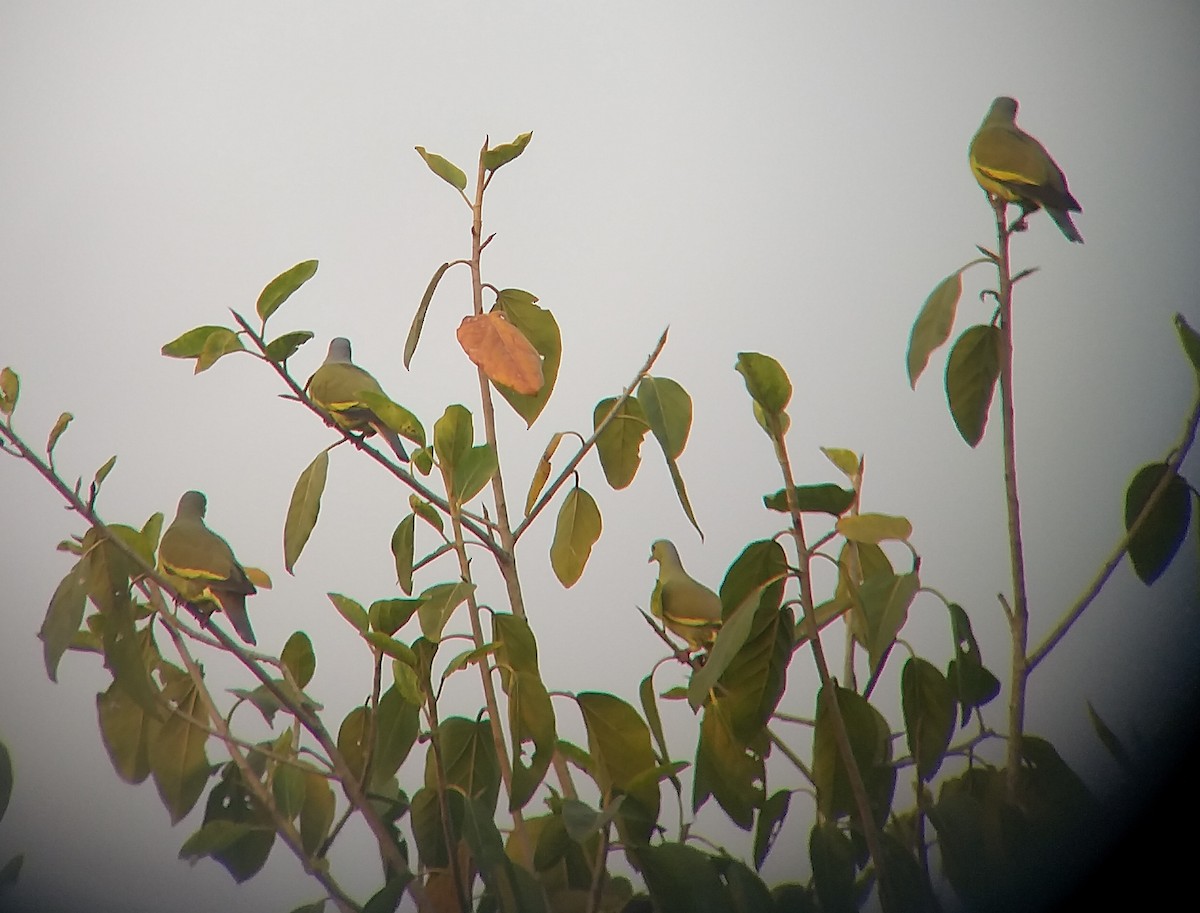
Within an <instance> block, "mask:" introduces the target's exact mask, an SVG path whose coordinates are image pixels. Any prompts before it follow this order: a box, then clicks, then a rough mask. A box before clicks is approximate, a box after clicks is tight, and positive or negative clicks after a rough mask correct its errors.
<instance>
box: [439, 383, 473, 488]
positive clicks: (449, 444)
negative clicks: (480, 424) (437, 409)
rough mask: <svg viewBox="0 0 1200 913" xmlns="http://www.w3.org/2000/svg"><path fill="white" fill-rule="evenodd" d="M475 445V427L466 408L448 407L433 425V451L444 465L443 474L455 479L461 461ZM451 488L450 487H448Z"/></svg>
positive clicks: (455, 405)
mask: <svg viewBox="0 0 1200 913" xmlns="http://www.w3.org/2000/svg"><path fill="white" fill-rule="evenodd" d="M474 443H475V425H474V422H473V420H472V419H471V413H470V412H469V411H468V410H467V408H466V407H465V406H460V405H459V404H457V403H455V404H453V405H450V406H447V407H446V411H445V412H443V413H442V417H441V418H440V419H438V420H437V421H436V422H435V423H434V425H433V451H434V453H436V454H437V458H438V460H439V462H440V463H441V464H442V473H443V474H446V475H447V476H448V478H450V479H452V478H453V477H454V471H455V469H456V468H457V466H458V463H459V461H460V460H461V459H462V458H463V457H464V456H466V454H467V453H468V452H470V450H471V447H472V446H473V445H474ZM447 487H449V486H447Z"/></svg>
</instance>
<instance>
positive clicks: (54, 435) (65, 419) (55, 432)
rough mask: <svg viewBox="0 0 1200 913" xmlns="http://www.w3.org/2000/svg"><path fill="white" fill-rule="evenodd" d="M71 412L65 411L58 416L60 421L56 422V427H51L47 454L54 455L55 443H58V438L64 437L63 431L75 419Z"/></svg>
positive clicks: (47, 439) (47, 442)
mask: <svg viewBox="0 0 1200 913" xmlns="http://www.w3.org/2000/svg"><path fill="white" fill-rule="evenodd" d="M74 418H75V416H73V415H72V414H71V413H70V412H64V413H63V414H62V415H60V416H59V417H58V421H56V422H55V423H54V427H53V428H51V429H50V435H49V437H47V438H46V455H47V456H53V455H54V445H55V444H57V443H58V439H59V438H60V437H62V433H63V432H64V431H66V430H67V425H69V424H71V422H72V420H74Z"/></svg>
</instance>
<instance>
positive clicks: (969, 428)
mask: <svg viewBox="0 0 1200 913" xmlns="http://www.w3.org/2000/svg"><path fill="white" fill-rule="evenodd" d="M1001 344H1002V343H1001V337H1000V330H999V328H998V327H994V326H988V325H984V324H977V325H976V326H973V327H968V328H967V329H966V330H964V331H963V334H962V335H961V336H959V337H958V341H957V342H955V343H954V348H952V349H951V350H950V358H949V359H947V361H946V399H947V401H948V402H949V404H950V414H951V416H953V418H954V424H955V426H956V427H957V428H958V433H959V434H960V435H962V439H963V440H964V441H966V442H967V443H968V444H970V445H971V446H972V447H974V446H975V445H976V444H978V443H979V442H980V440H982V439H983V429H984V426H985V425H987V417H988V410H989V409H990V408H991V405H992V393H993V392H994V391H995V389H996V380H997V379H998V378H999V377H1000V346H1001Z"/></svg>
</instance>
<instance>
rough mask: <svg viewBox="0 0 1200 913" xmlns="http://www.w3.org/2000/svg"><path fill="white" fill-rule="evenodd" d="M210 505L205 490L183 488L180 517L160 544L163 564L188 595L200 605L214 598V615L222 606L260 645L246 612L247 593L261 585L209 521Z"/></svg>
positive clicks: (243, 632)
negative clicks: (207, 513) (248, 572)
mask: <svg viewBox="0 0 1200 913" xmlns="http://www.w3.org/2000/svg"><path fill="white" fill-rule="evenodd" d="M207 507H208V500H207V499H206V498H205V497H204V495H203V494H202V493H201V492H198V491H185V492H184V493H183V497H181V498H180V499H179V508H178V510H176V511H175V519H174V520H172V521H171V525H170V526H168V527H167V529H166V532H164V533H163V535H162V541H161V542H160V543H159V545H158V568H159V570H160V571H162V572H163V574H164V575H166V577H167V579H168V580H170V581H171V583H172V584H173V585H174V587H175V589H176V590H177V591H178V592H179V595H180V596H182V597H183V598H184V599H185V600H187V601H188V602H190V603H192V605H194V606H196V607H197V608H202V607H203V604H204V603H208V604H209V606H211V607H210V608H208V611H209V614H211V613H212V612H214V611H216V610H217V609H220V610H222V611H223V612H224V613H225V614H226V615H227V616H228V617H229V621H230V623H232V625H233V629H234V630H235V631H237V632H238V636H240V637H241V638H242V640H244V641H245V642H246V643H248V644H257V643H258V641H256V640H255V639H254V630H253V629H252V628H251V627H250V618H249V616H248V615H247V614H246V597H247V596H253V595H254V594H255V593H257V592H258V590H257V589H255V586H254V584H253V583H251V582H250V578H249V577H247V576H246V571H245V569H244V568H243V567H242V566H241V565H240V564H238V560H237V558H235V557H234V556H233V549H231V548H230V547H229V543H228V542H226V541H225V540H224V539H222V538H221V537H220V536H218V535H217V534H216V533H214V532H213V531H212V530H211V529H209V528H208V527H207V526H206V525H205V524H204V512H205V510H206V509H207Z"/></svg>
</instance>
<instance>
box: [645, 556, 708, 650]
mask: <svg viewBox="0 0 1200 913" xmlns="http://www.w3.org/2000/svg"><path fill="white" fill-rule="evenodd" d="M650 561H657V562H658V582H657V583H656V584H655V585H654V593H653V594H652V595H651V597H650V611H651V612H652V613H653V614H654V617H655V618H661V619H662V621H663V623H664V624H666V626H667V627H668V628H669V629H670V630H671V631H673V632H674V633H675V634H677V635H679V636H680V637H682V638H683V639H684V640H686V641H687V644H688V646H689V647H690V648H691V649H692V650H693V651H695V650H703V649H707V648H708V647H711V646H712V643H713V641H714V640H716V638H717V632H718V631H719V630H720V628H721V597H719V596H718V595H717V594H716V593H714V592H713V591H712V590H710V589H709V588H708V587H706V586H705V585H704V584H703V583H700V582H699V581H698V580H694V579H692V577H690V576H689V575H688V572H687V571H685V570H684V569H683V564H682V563H681V562H680V560H679V551H678V549H676V548H675V546H674V544H673V543H671V542H669V541H668V540H666V539H659V540H658V541H657V542H655V543H654V544H653V545H651V546H650Z"/></svg>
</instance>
